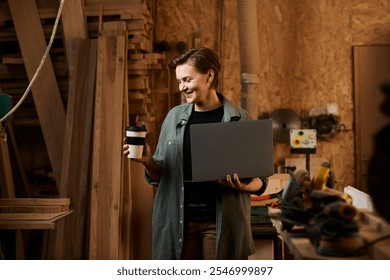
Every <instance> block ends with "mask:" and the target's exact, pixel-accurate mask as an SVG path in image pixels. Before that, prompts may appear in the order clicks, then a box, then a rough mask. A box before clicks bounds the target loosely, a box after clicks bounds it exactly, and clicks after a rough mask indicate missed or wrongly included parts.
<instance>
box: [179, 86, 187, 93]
mask: <svg viewBox="0 0 390 280" xmlns="http://www.w3.org/2000/svg"><path fill="white" fill-rule="evenodd" d="M187 90H188V87H187V86H181V89H180V91H184V92H186V91H187Z"/></svg>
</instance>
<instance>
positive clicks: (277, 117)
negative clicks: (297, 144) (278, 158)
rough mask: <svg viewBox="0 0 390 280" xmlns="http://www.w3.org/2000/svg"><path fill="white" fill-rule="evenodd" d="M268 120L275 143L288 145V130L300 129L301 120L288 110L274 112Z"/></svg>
mask: <svg viewBox="0 0 390 280" xmlns="http://www.w3.org/2000/svg"><path fill="white" fill-rule="evenodd" d="M270 119H271V120H272V130H273V136H274V141H275V142H280V143H290V129H299V128H301V118H300V117H299V116H298V114H297V113H295V112H294V111H292V110H290V109H284V108H283V109H278V110H275V111H274V112H273V113H272V114H271V116H270Z"/></svg>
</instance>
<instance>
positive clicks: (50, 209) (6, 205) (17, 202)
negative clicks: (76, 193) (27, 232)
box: [0, 198, 73, 229]
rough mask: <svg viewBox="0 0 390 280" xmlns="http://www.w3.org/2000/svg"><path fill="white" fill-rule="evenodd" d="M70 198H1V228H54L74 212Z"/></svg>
mask: <svg viewBox="0 0 390 280" xmlns="http://www.w3.org/2000/svg"><path fill="white" fill-rule="evenodd" d="M69 205H70V199H69V198H1V199H0V229H54V228H55V222H56V221H58V220H59V219H61V218H63V217H65V216H67V215H68V214H70V213H72V212H73V210H71V209H70V208H69Z"/></svg>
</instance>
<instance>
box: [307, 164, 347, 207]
mask: <svg viewBox="0 0 390 280" xmlns="http://www.w3.org/2000/svg"><path fill="white" fill-rule="evenodd" d="M335 187H336V180H335V176H334V172H333V170H332V165H331V164H330V163H329V162H326V161H325V162H323V163H322V164H321V166H320V167H319V168H318V169H317V172H316V174H315V175H314V177H313V179H312V190H316V191H323V192H326V193H328V194H330V195H337V196H339V197H341V198H342V199H343V200H344V201H345V202H346V203H348V204H352V197H351V196H350V195H348V194H346V193H343V192H341V191H338V190H336V189H335Z"/></svg>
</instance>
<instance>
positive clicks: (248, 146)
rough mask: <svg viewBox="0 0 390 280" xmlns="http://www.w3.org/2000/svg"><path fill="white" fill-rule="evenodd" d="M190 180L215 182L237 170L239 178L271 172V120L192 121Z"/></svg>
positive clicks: (268, 174) (272, 163)
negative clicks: (206, 122)
mask: <svg viewBox="0 0 390 280" xmlns="http://www.w3.org/2000/svg"><path fill="white" fill-rule="evenodd" d="M190 130H191V157H192V180H191V181H192V182H203V181H217V180H221V179H222V180H224V179H226V175H228V174H230V175H233V174H234V173H237V174H238V176H239V177H240V178H241V179H244V178H254V177H259V176H271V175H272V174H273V172H274V162H273V135H272V121H271V120H270V119H263V120H251V121H241V122H227V123H208V124H193V125H191V126H190Z"/></svg>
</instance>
